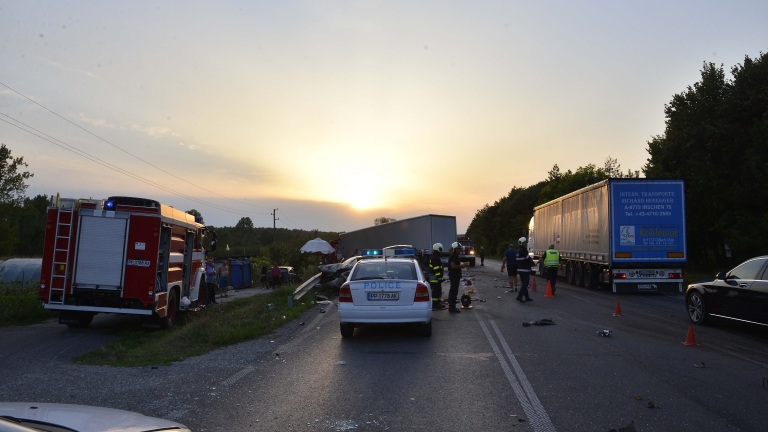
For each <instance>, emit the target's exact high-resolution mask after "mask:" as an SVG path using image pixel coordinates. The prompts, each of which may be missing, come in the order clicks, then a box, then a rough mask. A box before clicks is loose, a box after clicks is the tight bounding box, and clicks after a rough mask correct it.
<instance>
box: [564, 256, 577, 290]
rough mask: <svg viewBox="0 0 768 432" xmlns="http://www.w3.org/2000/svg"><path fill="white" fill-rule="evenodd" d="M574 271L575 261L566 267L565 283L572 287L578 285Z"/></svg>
mask: <svg viewBox="0 0 768 432" xmlns="http://www.w3.org/2000/svg"><path fill="white" fill-rule="evenodd" d="M573 270H574V269H573V261H568V263H567V264H566V265H565V281H566V282H568V283H569V284H571V285H576V284H575V281H576V278H575V277H574V274H573Z"/></svg>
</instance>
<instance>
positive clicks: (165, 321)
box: [160, 289, 179, 329]
mask: <svg viewBox="0 0 768 432" xmlns="http://www.w3.org/2000/svg"><path fill="white" fill-rule="evenodd" d="M178 309H179V298H178V295H177V294H176V289H171V291H170V292H169V293H168V303H167V304H166V306H165V317H164V318H160V327H161V328H164V329H167V328H171V327H173V325H174V324H176V312H177V311H178Z"/></svg>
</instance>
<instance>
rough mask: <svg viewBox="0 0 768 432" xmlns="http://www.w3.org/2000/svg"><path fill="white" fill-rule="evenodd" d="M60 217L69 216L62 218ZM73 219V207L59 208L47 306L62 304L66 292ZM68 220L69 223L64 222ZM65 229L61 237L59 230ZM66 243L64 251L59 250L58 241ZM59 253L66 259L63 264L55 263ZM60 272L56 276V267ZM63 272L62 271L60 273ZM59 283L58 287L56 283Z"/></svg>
mask: <svg viewBox="0 0 768 432" xmlns="http://www.w3.org/2000/svg"><path fill="white" fill-rule="evenodd" d="M62 215H69V218H64V217H62ZM73 217H74V205H73V206H71V207H70V208H68V209H67V208H61V207H60V208H59V214H58V216H57V217H56V240H55V241H54V243H53V264H52V266H51V288H50V290H48V304H64V295H65V292H66V290H67V274H68V273H69V248H70V240H71V238H72V222H73V220H72V219H73ZM66 220H69V222H66ZM62 227H66V232H67V235H61V228H62ZM60 240H61V241H62V243H66V249H61V248H59V241H60ZM60 252H64V256H65V257H66V259H65V260H64V262H61V261H56V257H58V256H59V253H60ZM57 266H58V267H59V270H60V272H59V273H58V274H57V272H56V267H57ZM61 270H63V271H61ZM59 281H60V282H61V284H60V285H59V284H58V283H57V282H59Z"/></svg>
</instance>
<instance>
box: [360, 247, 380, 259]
mask: <svg viewBox="0 0 768 432" xmlns="http://www.w3.org/2000/svg"><path fill="white" fill-rule="evenodd" d="M360 255H361V256H364V257H372V256H384V251H383V250H381V249H363V251H362V252H360Z"/></svg>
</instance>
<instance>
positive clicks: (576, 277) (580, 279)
mask: <svg viewBox="0 0 768 432" xmlns="http://www.w3.org/2000/svg"><path fill="white" fill-rule="evenodd" d="M573 284H574V285H578V286H581V287H583V286H584V266H583V264H582V263H580V262H575V263H573Z"/></svg>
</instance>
